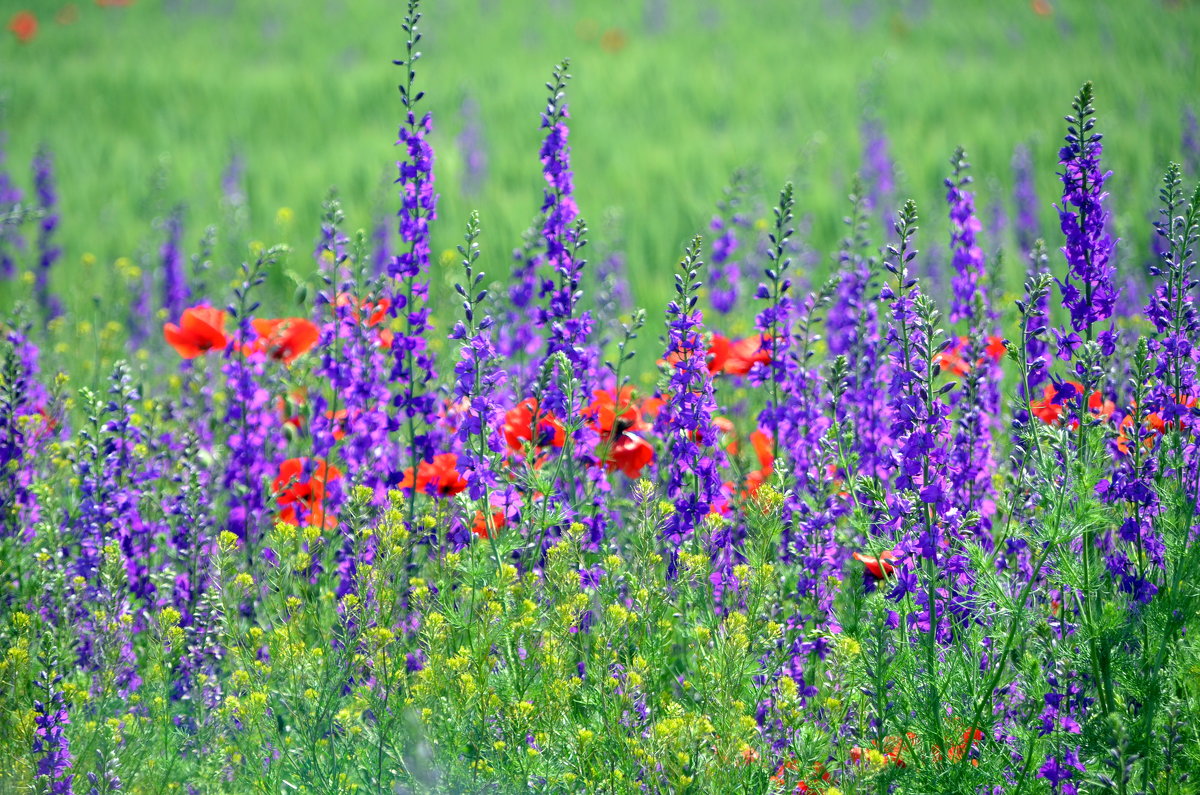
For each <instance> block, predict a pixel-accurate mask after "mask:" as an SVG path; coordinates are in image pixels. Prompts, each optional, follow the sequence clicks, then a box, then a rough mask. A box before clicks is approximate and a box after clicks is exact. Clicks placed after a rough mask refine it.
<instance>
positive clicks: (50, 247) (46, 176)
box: [33, 148, 62, 323]
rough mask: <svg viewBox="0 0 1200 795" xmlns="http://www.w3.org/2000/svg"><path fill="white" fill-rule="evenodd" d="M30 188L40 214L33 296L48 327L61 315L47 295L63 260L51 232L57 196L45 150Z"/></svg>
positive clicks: (58, 306) (50, 160) (40, 153)
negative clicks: (52, 272) (51, 278)
mask: <svg viewBox="0 0 1200 795" xmlns="http://www.w3.org/2000/svg"><path fill="white" fill-rule="evenodd" d="M33 185H34V192H35V193H36V194H37V203H38V209H39V210H40V211H41V213H42V218H41V220H40V221H38V240H37V245H38V265H37V271H36V275H35V277H34V294H35V295H36V296H37V303H38V307H39V308H40V309H41V310H42V313H43V315H44V317H45V320H46V322H47V323H49V322H50V321H51V320H53V319H54V318H56V317H58V316H59V315H61V314H62V302H61V301H59V299H58V296H56V295H54V294H52V293H51V292H50V271H51V270H52V269H53V268H54V264H55V263H56V262H58V260H59V258H60V257H61V256H62V249H60V248H59V247H58V246H57V245H55V243H54V232H55V230H57V229H58V193H57V191H56V190H55V187H54V160H53V158H52V157H51V156H50V153H49V152H48V151H47V150H46V149H45V148H42V149H39V150H38V152H37V154H36V155H35V156H34V158H33Z"/></svg>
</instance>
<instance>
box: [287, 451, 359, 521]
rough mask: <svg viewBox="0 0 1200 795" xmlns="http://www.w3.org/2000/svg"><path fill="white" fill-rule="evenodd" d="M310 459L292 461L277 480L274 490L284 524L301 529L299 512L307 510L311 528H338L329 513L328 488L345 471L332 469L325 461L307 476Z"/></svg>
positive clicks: (289, 461)
mask: <svg viewBox="0 0 1200 795" xmlns="http://www.w3.org/2000/svg"><path fill="white" fill-rule="evenodd" d="M307 462H308V459H306V458H289V459H288V460H286V461H284V462H283V463H282V464H280V465H279V475H278V476H276V478H275V481H274V483H272V484H271V490H272V491H273V492H274V493H275V501H276V502H278V503H279V505H280V507H282V508H283V510H282V511H280V513H279V519H280V521H283V522H287V523H288V524H293V525H299V524H300V516H299V511H298V510H297V509H303V511H304V513H305V514H306V516H307V519H308V524H309V525H311V526H313V527H325V528H327V529H328V528H331V527H333V526H334V525H336V524H337V519H336V518H334V517H333V516H329V515H326V513H325V505H324V503H325V485H326V484H327V483H329V482H331V481H334V480H337V479H338V478H340V477H341V476H342V472H341V470H339V469H338V468H337V467H334V466H328V465H327V464H326V463H325V462H324V461H320V462H318V463H317V465H316V467H314V468H313V471H312V473H311V474H309V476H308V480H303V481H302V480H301V478H302V477H303V476H304V468H305V464H307Z"/></svg>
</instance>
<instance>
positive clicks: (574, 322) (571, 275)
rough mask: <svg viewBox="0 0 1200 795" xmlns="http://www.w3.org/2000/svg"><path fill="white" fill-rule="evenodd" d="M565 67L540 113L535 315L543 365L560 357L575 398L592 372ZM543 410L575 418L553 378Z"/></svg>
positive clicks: (583, 241) (583, 228) (558, 72)
mask: <svg viewBox="0 0 1200 795" xmlns="http://www.w3.org/2000/svg"><path fill="white" fill-rule="evenodd" d="M568 65H569V62H568V61H563V62H562V63H561V64H559V65H558V66H557V67H556V68H555V70H554V74H553V78H552V82H551V83H548V84H547V87H548V88H549V89H550V98H549V100H547V103H546V110H545V112H543V113H542V129H544V130H546V137H545V139H544V140H543V141H542V148H541V159H542V175H543V176H544V177H545V180H546V185H547V187H546V188H545V190H544V196H545V198H544V200H543V202H542V214H543V223H542V241H543V242H544V244H545V251H546V259H545V262H546V265H547V266H548V267H549V268H550V272H551V274H552V277H551V278H550V279H548V280H546V282H545V283H544V284H543V287H542V291H543V293H545V294H546V306H545V307H544V308H539V309H538V310H537V313H536V317H537V321H538V324H539V325H540V326H541V327H542V328H543V329H545V330H546V333H547V335H548V342H547V345H546V355H545V361H546V362H549V361H550V360H551V358H552V357H554V355H555V354H559V353H561V354H562V355H563V356H565V357H566V360H567V362H568V363H569V364H570V366H571V369H572V371H573V374H574V376H575V377H576V378H577V379H579V381H580V390H579V391H580V392H581V393H582V394H588V393H589V386H590V375H591V373H592V371H593V369H594V362H593V358H594V352H593V351H592V350H591V348H590V346H589V344H588V342H589V338H590V337H591V333H592V314H591V312H590V311H589V310H586V309H583V310H581V306H580V304H581V299H582V297H583V293H582V290H581V280H582V276H583V267H584V265H585V264H586V263H585V261H584V260H583V258H582V257H581V256H580V252H581V250H582V248H583V247H584V245H586V233H587V227H586V226H584V224H583V221H582V220H581V219H579V209H578V207H577V206H576V204H575V186H574V182H573V174H572V173H571V147H570V146H569V145H568V143H567V137H568V135H569V129H568V127H567V122H566V120H567V118H568V117H569V114H568V111H567V103H566V92H565V89H566V83H567V80H569V79H570V77H571V76H570V75H569V74H568V73H567V67H568ZM545 405H546V408H547V409H549V410H551V411H556V412H559V413H560V414H562V415H563V416H568V415H572V414H575V413H576V412H577V410H578V407H577V406H572V405H568V398H567V395H566V394H564V392H563V390H562V386H561V385H560V383H559V379H558V378H552V379H551V381H550V383H549V384H548V388H547V390H546V395H545Z"/></svg>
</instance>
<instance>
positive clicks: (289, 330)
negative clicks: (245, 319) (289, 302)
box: [245, 317, 321, 364]
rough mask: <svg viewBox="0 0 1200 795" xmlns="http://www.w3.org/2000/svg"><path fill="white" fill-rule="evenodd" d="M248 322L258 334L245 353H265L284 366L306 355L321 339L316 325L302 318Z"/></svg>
mask: <svg viewBox="0 0 1200 795" xmlns="http://www.w3.org/2000/svg"><path fill="white" fill-rule="evenodd" d="M250 322H251V323H252V324H253V326H254V330H255V331H256V332H258V339H256V340H255V341H254V342H252V343H250V345H248V346H246V351H245V352H246V353H251V352H254V351H265V352H266V354H267V355H268V356H270V357H271V358H272V359H276V360H278V361H282V362H284V363H286V364H291V363H292V362H294V361H296V359H297V358H298V357H300V356H301V355H303V354H305V353H307V352H308V351H309V350H310V349H311V348H312V346H314V345H316V344H317V340H318V339H320V337H321V332H320V330H318V329H317V326H316V324H315V323H313V322H312V321H311V320H305V319H304V318H302V317H281V318H275V319H270V320H268V319H266V318H255V319H254V320H252V321H250Z"/></svg>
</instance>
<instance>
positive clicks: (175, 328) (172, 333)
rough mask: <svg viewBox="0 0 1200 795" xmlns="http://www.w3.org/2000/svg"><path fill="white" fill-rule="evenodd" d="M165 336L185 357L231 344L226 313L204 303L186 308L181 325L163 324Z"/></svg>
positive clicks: (194, 356)
mask: <svg viewBox="0 0 1200 795" xmlns="http://www.w3.org/2000/svg"><path fill="white" fill-rule="evenodd" d="M163 338H164V339H166V341H167V344H168V345H170V346H171V347H172V348H174V349H175V351H176V352H177V353H178V354H179V355H180V356H182V357H183V358H185V359H195V358H196V357H197V356H199V355H200V354H202V353H207V352H208V351H212V350H221V349H222V348H224V347H225V346H226V345H228V344H229V339H228V338H227V337H226V336H225V313H224V312H222V311H221V310H220V309H213V308H212V307H211V306H204V305H201V306H193V307H192V308H191V309H185V310H183V316H182V317H180V319H179V325H175V324H174V323H164V324H163Z"/></svg>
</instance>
